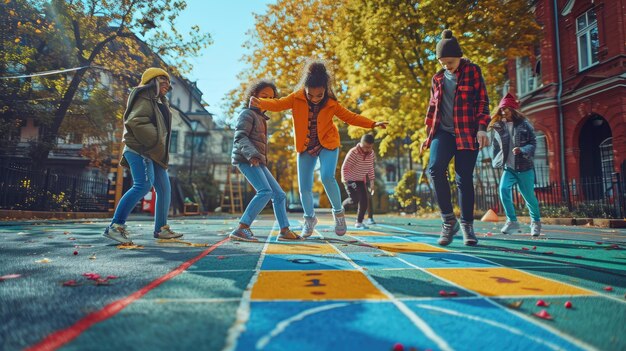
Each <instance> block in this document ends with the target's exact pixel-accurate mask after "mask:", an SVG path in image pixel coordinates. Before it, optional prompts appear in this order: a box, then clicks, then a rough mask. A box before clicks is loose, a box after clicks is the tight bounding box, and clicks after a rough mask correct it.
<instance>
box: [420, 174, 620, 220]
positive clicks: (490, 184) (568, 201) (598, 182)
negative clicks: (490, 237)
mask: <svg viewBox="0 0 626 351" xmlns="http://www.w3.org/2000/svg"><path fill="white" fill-rule="evenodd" d="M535 174H536V175H546V176H543V177H540V178H537V179H535V195H536V196H537V200H539V205H540V209H541V214H542V216H543V217H579V218H583V217H589V218H591V217H593V218H624V217H625V216H626V189H624V184H626V175H625V174H624V172H622V173H617V172H615V173H612V174H608V175H605V176H603V177H591V178H581V179H578V180H577V179H570V180H569V181H568V182H565V183H563V182H555V181H549V180H548V179H547V175H548V174H549V172H548V170H547V169H536V170H535ZM501 175H502V170H501V169H494V168H491V167H488V166H484V167H482V166H481V167H476V171H475V177H474V194H475V205H474V206H475V207H474V208H475V211H476V212H478V213H484V212H485V211H487V210H488V209H492V210H494V211H496V212H497V213H498V214H504V211H503V208H502V204H501V202H500V197H499V188H498V186H499V183H500V177H501ZM450 186H451V188H452V201H453V204H457V203H458V201H457V199H458V197H457V191H456V184H455V183H454V182H451V183H450ZM417 196H418V198H419V199H420V206H422V207H426V208H429V209H430V210H436V208H437V207H436V204H437V202H436V197H435V194H434V191H433V189H432V187H431V186H430V185H423V186H421V187H420V188H418V190H417ZM513 203H514V204H515V208H516V211H517V213H518V215H528V210H527V209H526V205H525V201H524V199H523V197H522V195H521V193H520V192H519V191H518V189H517V187H514V188H513Z"/></svg>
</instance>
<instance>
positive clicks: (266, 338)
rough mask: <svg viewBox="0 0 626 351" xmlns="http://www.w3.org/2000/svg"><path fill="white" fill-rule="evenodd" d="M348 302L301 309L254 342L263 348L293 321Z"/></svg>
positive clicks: (345, 304) (259, 347)
mask: <svg viewBox="0 0 626 351" xmlns="http://www.w3.org/2000/svg"><path fill="white" fill-rule="evenodd" d="M348 305H349V304H348V303H335V304H332V305H324V306H319V307H315V308H311V309H308V310H305V311H302V312H300V313H298V314H296V315H294V316H292V317H290V318H287V319H285V320H282V321H280V322H279V323H278V324H276V326H275V327H274V329H273V330H272V331H270V332H269V333H268V334H266V335H264V336H263V337H262V338H260V339H259V341H257V343H256V348H257V350H262V349H264V348H265V346H267V344H268V343H269V342H270V341H271V340H272V338H274V337H276V336H278V335H280V333H282V332H283V331H285V329H287V328H288V327H289V325H290V324H291V323H293V322H298V321H301V320H303V319H304V318H306V317H308V316H311V315H314V314H316V313H320V312H324V311H328V310H332V309H335V308H341V307H345V306H348Z"/></svg>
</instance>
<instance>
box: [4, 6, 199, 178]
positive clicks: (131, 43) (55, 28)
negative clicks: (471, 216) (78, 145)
mask: <svg viewBox="0 0 626 351" xmlns="http://www.w3.org/2000/svg"><path fill="white" fill-rule="evenodd" d="M0 6H2V7H3V8H2V10H3V11H2V12H3V13H5V12H6V13H8V14H9V16H10V17H9V19H7V23H8V25H7V26H8V27H9V28H10V29H11V30H10V31H9V32H8V34H7V33H3V38H2V41H3V42H4V43H6V42H7V41H8V40H7V39H8V37H9V36H10V35H12V36H14V37H15V38H14V39H13V43H14V44H16V45H13V46H12V47H11V48H10V49H11V50H13V51H14V52H15V53H16V54H15V55H13V56H10V55H5V56H3V57H1V59H0V65H2V66H8V67H15V68H16V69H15V70H14V71H17V72H18V73H22V72H24V73H30V72H36V71H39V70H46V71H47V70H55V69H61V68H65V69H67V68H70V69H72V68H75V70H72V71H70V72H67V73H65V74H64V75H55V76H50V78H35V79H36V80H39V81H40V82H42V83H41V84H42V85H43V86H44V89H43V90H47V91H48V93H49V94H50V95H51V96H50V98H51V99H52V101H53V103H51V104H50V105H51V106H49V107H51V108H50V110H51V112H50V113H49V118H46V119H43V120H42V121H41V122H42V123H41V126H42V130H43V131H44V132H43V133H42V135H41V139H40V140H39V144H38V145H39V147H38V148H37V149H36V150H35V151H36V152H34V153H33V155H32V156H33V158H34V161H35V162H34V164H35V165H39V166H41V165H43V164H44V163H45V162H44V161H45V160H46V159H47V157H48V153H49V151H50V150H51V148H53V147H54V145H55V144H56V138H57V136H58V135H59V131H61V129H62V127H63V123H64V121H65V120H66V117H68V116H70V115H72V114H73V113H74V112H75V111H73V110H74V109H75V108H76V107H77V106H78V105H77V104H76V102H77V95H82V94H79V93H81V91H85V92H86V94H87V95H88V94H89V93H90V92H91V90H92V89H91V88H92V87H91V86H90V83H89V82H88V81H87V80H88V79H87V78H88V77H90V75H98V74H99V72H98V71H97V70H104V71H106V72H107V73H108V74H110V75H111V76H112V77H114V78H118V79H121V80H122V81H124V82H129V81H132V82H133V83H136V82H137V77H138V76H139V75H140V74H141V72H142V71H143V70H144V69H145V68H146V67H148V66H151V65H153V64H155V63H156V64H158V65H160V64H162V62H161V61H160V60H159V59H155V56H154V53H157V54H158V55H160V56H161V57H162V58H163V59H164V60H167V61H168V63H169V64H171V65H172V66H174V67H179V68H180V69H181V70H183V71H184V70H187V69H189V67H190V64H189V61H188V59H189V58H191V57H193V56H195V55H197V54H198V53H199V51H200V50H201V49H202V48H204V47H206V46H207V45H209V44H210V43H211V39H210V36H209V35H208V34H202V33H200V31H199V28H198V27H197V26H194V27H192V30H191V31H190V33H189V38H190V39H189V40H187V41H186V40H184V38H183V36H182V35H181V34H180V33H179V32H178V31H177V29H176V26H175V20H176V18H177V17H178V15H179V14H180V12H181V11H183V10H184V9H185V7H186V2H185V1H180V0H163V1H159V2H154V1H150V0H121V1H114V2H110V1H103V0H92V1H78V0H70V1H67V0H52V1H45V0H30V1H25V0H12V1H6V2H3V3H2V5H0ZM18 9H20V10H19V11H18ZM25 9H28V10H29V11H23V10H25ZM25 14H28V16H25ZM139 34H141V35H142V36H143V37H144V38H146V40H145V42H143V41H142V40H140V39H139V37H138V36H137V35H139ZM23 37H26V38H28V39H29V40H23ZM146 48H149V49H150V50H147V49H146ZM25 51H30V52H31V54H30V55H23V54H22V55H21V57H20V54H19V53H23V52H25ZM37 57H39V58H43V59H44V62H46V61H47V62H48V63H50V65H45V64H40V62H39V61H38V60H37V59H36V58H37ZM52 59H55V60H56V61H54V62H50V60H52ZM15 60H17V61H15ZM94 79H95V78H94ZM78 100H79V101H80V100H84V99H80V98H79V99H78Z"/></svg>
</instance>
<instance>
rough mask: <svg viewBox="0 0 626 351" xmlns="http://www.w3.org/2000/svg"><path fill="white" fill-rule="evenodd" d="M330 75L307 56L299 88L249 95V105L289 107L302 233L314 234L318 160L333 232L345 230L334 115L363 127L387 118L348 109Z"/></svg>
mask: <svg viewBox="0 0 626 351" xmlns="http://www.w3.org/2000/svg"><path fill="white" fill-rule="evenodd" d="M331 83H332V77H331V75H330V73H329V72H328V69H327V68H326V65H325V63H324V62H323V61H318V60H309V62H308V63H307V65H306V67H305V69H304V73H303V75H302V79H301V81H300V84H299V86H298V89H296V91H294V92H293V93H291V94H289V95H288V96H286V97H283V98H280V99H259V98H256V97H251V98H250V106H252V107H258V108H260V109H261V110H267V111H284V110H289V109H291V110H292V119H293V130H294V141H295V146H296V151H297V152H298V158H297V161H298V187H299V188H300V201H302V208H303V209H304V227H303V229H302V236H303V237H305V238H307V237H309V236H311V235H312V234H313V229H314V228H315V225H316V224H317V218H316V217H315V211H314V209H313V171H314V169H315V164H316V163H317V160H318V159H319V161H320V178H321V180H322V184H323V185H324V190H325V191H326V195H327V196H328V199H329V200H330V203H331V205H332V208H333V217H334V218H335V233H336V234H337V235H340V236H341V235H344V234H345V233H346V230H347V228H346V220H345V216H344V209H343V206H342V204H341V193H340V192H339V185H338V184H337V180H336V179H335V169H336V168H337V160H338V158H339V148H340V146H341V142H340V140H339V130H338V129H337V127H336V126H335V124H334V123H333V116H337V117H338V118H339V119H341V120H342V121H344V122H346V123H348V124H351V125H355V126H359V127H363V128H375V127H381V128H385V127H386V126H387V124H388V122H375V121H373V120H371V119H369V118H366V117H363V116H361V115H359V114H356V113H354V112H351V111H349V110H348V109H346V108H345V107H343V106H341V105H340V104H339V102H337V98H336V97H335V94H334V92H333V90H332V87H331V86H332V84H331Z"/></svg>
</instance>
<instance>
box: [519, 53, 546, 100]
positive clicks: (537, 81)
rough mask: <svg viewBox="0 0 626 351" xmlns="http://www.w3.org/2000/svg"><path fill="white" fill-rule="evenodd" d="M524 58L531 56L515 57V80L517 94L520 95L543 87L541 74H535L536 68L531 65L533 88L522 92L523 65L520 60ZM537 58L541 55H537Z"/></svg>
mask: <svg viewBox="0 0 626 351" xmlns="http://www.w3.org/2000/svg"><path fill="white" fill-rule="evenodd" d="M524 58H529V57H528V56H524V57H516V58H515V80H516V85H517V94H518V95H519V97H522V96H526V95H528V94H530V93H532V92H534V91H535V90H538V89H539V88H541V87H542V86H543V81H542V80H541V76H540V75H535V74H534V69H533V68H532V67H531V66H530V65H529V66H528V71H529V72H530V75H531V76H532V77H533V79H534V81H533V88H532V89H528V91H524V92H522V79H520V67H521V65H520V62H521V60H522V59H524ZM529 59H530V58H529ZM537 59H540V57H537ZM529 61H530V60H529ZM526 84H528V83H527V82H526Z"/></svg>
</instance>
